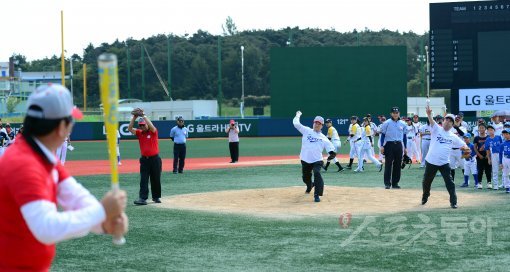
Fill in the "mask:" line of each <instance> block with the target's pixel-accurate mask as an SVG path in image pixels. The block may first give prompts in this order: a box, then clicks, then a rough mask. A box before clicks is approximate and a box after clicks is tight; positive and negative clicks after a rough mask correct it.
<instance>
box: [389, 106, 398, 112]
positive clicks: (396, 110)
mask: <svg viewBox="0 0 510 272" xmlns="http://www.w3.org/2000/svg"><path fill="white" fill-rule="evenodd" d="M391 112H400V110H399V108H398V107H396V106H395V107H391Z"/></svg>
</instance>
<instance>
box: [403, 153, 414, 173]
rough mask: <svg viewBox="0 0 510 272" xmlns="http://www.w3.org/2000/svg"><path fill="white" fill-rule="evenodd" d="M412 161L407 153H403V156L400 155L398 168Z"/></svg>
mask: <svg viewBox="0 0 510 272" xmlns="http://www.w3.org/2000/svg"><path fill="white" fill-rule="evenodd" d="M412 163H413V160H411V158H409V156H407V154H404V157H402V165H401V166H400V168H402V169H404V167H406V164H412Z"/></svg>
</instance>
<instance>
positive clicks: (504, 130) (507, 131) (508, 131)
mask: <svg viewBox="0 0 510 272" xmlns="http://www.w3.org/2000/svg"><path fill="white" fill-rule="evenodd" d="M501 133H510V129H503V131H501Z"/></svg>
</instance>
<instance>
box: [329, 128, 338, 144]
mask: <svg viewBox="0 0 510 272" xmlns="http://www.w3.org/2000/svg"><path fill="white" fill-rule="evenodd" d="M328 138H331V140H338V141H340V136H338V131H337V130H336V128H335V127H333V126H331V127H329V128H328Z"/></svg>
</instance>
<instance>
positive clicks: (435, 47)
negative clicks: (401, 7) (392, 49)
mask: <svg viewBox="0 0 510 272" xmlns="http://www.w3.org/2000/svg"><path fill="white" fill-rule="evenodd" d="M429 34H430V35H429V38H430V40H429V48H430V50H429V57H430V87H431V88H432V89H453V90H459V89H477V88H505V87H506V88H508V87H510V0H499V1H469V2H454V3H431V4H430V33H429Z"/></svg>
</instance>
